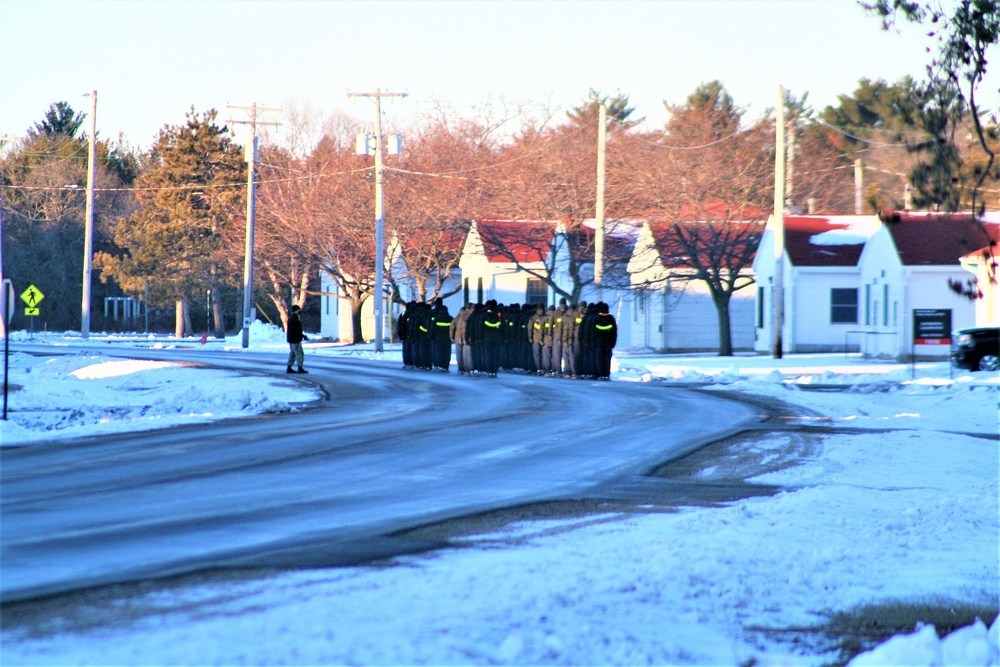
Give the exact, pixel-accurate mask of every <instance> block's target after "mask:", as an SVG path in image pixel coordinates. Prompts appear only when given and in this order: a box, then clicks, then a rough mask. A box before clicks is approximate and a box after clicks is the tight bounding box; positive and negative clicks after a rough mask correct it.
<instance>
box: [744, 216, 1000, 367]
mask: <svg viewBox="0 0 1000 667" xmlns="http://www.w3.org/2000/svg"><path fill="white" fill-rule="evenodd" d="M998 227H1000V225H997V224H996V223H990V222H987V223H985V225H983V224H980V223H979V222H977V221H974V220H973V219H972V216H971V215H969V214H944V213H915V212H892V211H889V212H884V213H883V214H882V215H880V216H875V215H861V216H858V215H852V216H800V215H786V216H784V232H785V233H784V238H785V243H784V254H783V258H784V273H783V283H784V285H783V288H784V295H785V300H784V317H783V321H784V330H783V332H782V347H783V351H785V352H829V351H838V352H839V351H844V352H848V351H850V352H858V351H860V352H863V353H865V354H867V355H872V356H883V357H887V358H894V359H909V358H910V356H911V355H913V354H915V355H916V356H917V357H924V358H934V357H947V356H948V354H949V351H950V350H949V346H948V340H949V337H950V331H943V332H942V335H940V336H937V337H931V336H926V337H924V338H919V339H918V338H916V337H915V332H914V311H918V314H919V316H920V317H921V318H924V317H936V316H938V315H940V314H941V313H946V316H947V318H948V320H949V321H950V328H951V330H954V329H958V328H961V327H966V326H973V325H975V324H976V323H977V319H979V323H980V324H982V323H983V321H982V318H979V317H977V309H981V310H982V311H983V314H984V316H985V315H986V314H987V313H988V312H994V313H995V312H996V311H997V308H996V305H995V304H992V303H990V302H986V303H984V302H982V301H981V300H980V301H972V300H970V299H968V298H965V297H963V296H961V295H959V294H957V293H956V292H955V291H954V290H953V289H951V287H949V282H964V281H966V280H967V279H968V278H969V268H967V267H964V266H963V258H967V257H968V256H969V255H970V253H972V254H975V250H976V249H981V248H983V247H985V246H986V245H987V244H988V243H989V242H990V240H989V239H990V237H992V238H993V239H996V238H997V233H998ZM984 230H985V231H984ZM994 242H995V241H994ZM775 265H776V256H775V236H774V220H773V218H772V219H770V220H769V221H768V226H767V229H766V230H765V232H764V236H763V238H762V240H761V244H760V247H759V248H758V251H757V257H756V259H755V260H754V273H755V274H756V277H757V294H756V297H757V309H756V332H757V342H756V345H755V349H756V350H757V351H758V352H769V351H771V350H772V344H773V339H774V337H773V334H772V327H773V303H774V302H773V298H774V289H773V285H774V271H775ZM990 298H992V299H995V298H996V293H995V292H993V293H992V295H990ZM918 341H919V342H918Z"/></svg>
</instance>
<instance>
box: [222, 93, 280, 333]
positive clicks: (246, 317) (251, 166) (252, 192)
mask: <svg viewBox="0 0 1000 667" xmlns="http://www.w3.org/2000/svg"><path fill="white" fill-rule="evenodd" d="M228 108H230V109H243V110H244V111H249V112H250V120H248V121H247V120H230V121H229V122H230V123H233V124H234V125H250V133H249V134H248V135H247V142H246V144H245V145H244V148H243V157H244V159H245V160H246V163H247V234H246V247H245V248H244V253H243V348H248V347H250V324H251V323H252V322H253V319H254V318H253V310H252V309H253V234H254V221H255V219H256V215H257V203H256V198H257V183H256V173H257V157H258V156H257V126H258V125H278V124H279V123H276V122H266V123H265V122H261V121H258V120H257V116H258V115H259V114H262V113H267V112H273V113H280V112H281V111H282V110H281V109H272V108H267V107H258V106H257V103H256V102H254V103H253V104H251V105H250V106H248V107H241V106H229V107H228Z"/></svg>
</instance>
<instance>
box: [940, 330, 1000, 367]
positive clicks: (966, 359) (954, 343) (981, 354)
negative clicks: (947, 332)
mask: <svg viewBox="0 0 1000 667" xmlns="http://www.w3.org/2000/svg"><path fill="white" fill-rule="evenodd" d="M951 363H952V365H954V366H955V367H956V368H968V369H969V370H973V371H995V370H1000V327H971V328H968V329H959V330H958V331H955V332H954V333H952V336H951Z"/></svg>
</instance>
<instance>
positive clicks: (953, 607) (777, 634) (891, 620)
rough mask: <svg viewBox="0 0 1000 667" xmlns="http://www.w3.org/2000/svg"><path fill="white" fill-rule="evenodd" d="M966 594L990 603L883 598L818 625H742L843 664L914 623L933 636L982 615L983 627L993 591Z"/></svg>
mask: <svg viewBox="0 0 1000 667" xmlns="http://www.w3.org/2000/svg"><path fill="white" fill-rule="evenodd" d="M970 597H973V598H978V599H982V600H991V598H992V600H991V601H990V602H963V601H959V600H954V599H951V598H946V597H932V598H924V599H920V600H901V599H888V600H881V601H878V602H870V603H867V604H863V605H859V606H857V607H855V608H853V609H849V610H847V611H838V612H825V613H823V614H822V615H823V616H825V617H826V618H827V621H826V623H825V624H823V625H817V626H812V627H799V628H761V627H750V628H746V629H747V630H749V631H751V632H761V633H762V634H764V635H765V636H768V637H770V638H771V639H774V640H777V641H779V642H782V643H788V642H790V643H792V644H796V645H800V646H803V647H808V649H807V650H810V651H815V652H819V653H822V654H831V655H835V656H836V657H835V658H833V659H832V661H831V662H830V663H829V664H830V665H832V666H834V667H843V665H846V664H847V663H848V662H850V661H851V660H852V659H853V658H854V657H855V656H856V655H858V654H860V653H864V652H865V651H870V650H871V649H873V648H875V647H876V646H878V645H879V644H881V643H883V642H885V641H886V640H888V639H889V638H891V637H893V636H895V635H900V634H912V633H913V632H914V631H915V630H916V628H917V625H918V624H920V623H922V624H925V625H933V626H934V629H935V630H936V631H937V634H938V637H944V636H945V635H948V634H950V633H951V632H953V631H955V630H957V629H959V628H964V627H966V626H968V625H972V624H973V623H975V621H976V619H977V618H979V619H981V620H982V621H983V622H984V623H985V624H986V625H987V626H990V625H992V624H993V622H994V621H995V620H996V618H997V613H998V605H1000V600H997V594H996V593H995V592H987V591H985V590H984V591H983V592H982V594H980V595H972V596H970Z"/></svg>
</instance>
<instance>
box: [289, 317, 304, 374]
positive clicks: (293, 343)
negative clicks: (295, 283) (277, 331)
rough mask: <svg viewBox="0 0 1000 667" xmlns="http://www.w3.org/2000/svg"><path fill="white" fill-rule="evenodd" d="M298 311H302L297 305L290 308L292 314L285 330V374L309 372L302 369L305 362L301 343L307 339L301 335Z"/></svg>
mask: <svg viewBox="0 0 1000 667" xmlns="http://www.w3.org/2000/svg"><path fill="white" fill-rule="evenodd" d="M300 310H302V309H301V308H299V306H298V305H294V306H292V314H291V315H289V317H288V327H287V328H286V330H285V340H286V341H288V368H287V369H286V370H285V372H286V373H308V372H309V371H307V370H306V369H305V368H303V367H302V365H303V362H305V353H304V352H303V351H302V341H304V340H309V338H308V337H307V336H306V335H305V334H304V333H302V321H301V320H299V311H300ZM292 364H296V365H297V366H298V370H294V369H292Z"/></svg>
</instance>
